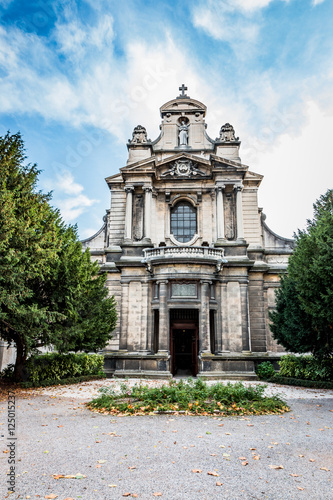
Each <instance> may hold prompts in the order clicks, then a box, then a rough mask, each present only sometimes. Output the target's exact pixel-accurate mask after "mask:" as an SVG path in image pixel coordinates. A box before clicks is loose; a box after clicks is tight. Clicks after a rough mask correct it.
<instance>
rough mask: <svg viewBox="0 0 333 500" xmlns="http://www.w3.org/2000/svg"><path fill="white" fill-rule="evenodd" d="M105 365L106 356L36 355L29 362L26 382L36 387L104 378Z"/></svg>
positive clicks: (72, 354)
mask: <svg viewBox="0 0 333 500" xmlns="http://www.w3.org/2000/svg"><path fill="white" fill-rule="evenodd" d="M103 365H104V356H102V355H100V354H84V353H82V354H74V353H69V354H59V353H50V354H40V355H35V356H31V357H30V358H29V359H28V360H27V363H26V377H25V381H24V382H25V383H27V382H31V383H32V384H33V386H35V387H36V386H38V385H41V384H42V383H43V382H45V381H48V382H49V381H52V382H53V383H59V382H60V381H61V380H65V379H67V380H68V379H72V378H78V377H82V376H88V375H89V376H91V375H98V376H102V375H103ZM67 383H68V382H67ZM47 385H50V384H49V383H48V384H47Z"/></svg>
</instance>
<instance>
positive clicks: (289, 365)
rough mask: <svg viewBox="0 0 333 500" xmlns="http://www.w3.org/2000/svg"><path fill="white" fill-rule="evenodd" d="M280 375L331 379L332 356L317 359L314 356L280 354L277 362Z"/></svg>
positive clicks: (332, 374) (309, 378) (332, 373)
mask: <svg viewBox="0 0 333 500" xmlns="http://www.w3.org/2000/svg"><path fill="white" fill-rule="evenodd" d="M279 365H280V372H279V375H281V376H282V377H290V378H297V379H303V380H322V381H327V382H330V381H333V358H331V357H330V358H325V359H319V358H316V357H314V356H294V355H292V354H288V355H287V356H282V358H281V361H280V362H279Z"/></svg>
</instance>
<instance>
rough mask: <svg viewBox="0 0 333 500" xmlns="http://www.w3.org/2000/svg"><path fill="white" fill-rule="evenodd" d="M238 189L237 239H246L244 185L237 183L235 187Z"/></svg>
mask: <svg viewBox="0 0 333 500" xmlns="http://www.w3.org/2000/svg"><path fill="white" fill-rule="evenodd" d="M234 189H235V191H236V221H237V222H236V225H237V239H238V240H243V239H244V230H243V200H242V190H243V185H242V184H240V185H237V186H235V187H234Z"/></svg>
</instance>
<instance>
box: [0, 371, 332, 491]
mask: <svg viewBox="0 0 333 500" xmlns="http://www.w3.org/2000/svg"><path fill="white" fill-rule="evenodd" d="M129 382H130V383H131V384H132V383H133V381H129ZM136 382H137V381H136ZM105 383H107V384H110V385H111V386H113V385H114V384H118V382H116V381H112V380H108V381H101V382H88V383H84V384H81V385H80V386H66V387H59V388H52V389H42V390H38V391H36V390H35V391H27V392H26V393H25V395H23V396H22V397H20V398H19V399H18V400H17V423H18V441H17V456H18V459H19V462H18V463H17V473H18V474H19V475H18V477H17V490H16V493H15V495H10V498H15V499H16V498H20V499H24V498H31V499H36V498H47V497H48V496H50V495H52V494H53V495H57V498H58V499H59V500H65V499H66V498H71V499H75V500H78V499H83V500H118V499H121V498H124V496H123V495H124V494H125V493H130V494H131V496H130V497H129V498H136V497H135V496H133V495H137V498H140V499H143V500H148V499H154V498H155V497H156V495H155V496H154V494H157V493H161V494H162V496H161V498H162V499H163V498H164V499H165V500H178V499H191V500H192V499H193V500H197V499H198V500H205V499H207V500H208V499H209V500H211V499H215V498H224V499H230V500H237V499H271V500H278V499H281V500H285V499H310V498H311V499H314V500H317V499H318V500H321V499H323V500H329V499H332V498H333V495H332V481H331V479H332V476H331V474H332V469H333V461H332V444H333V443H332V427H333V425H332V417H333V411H332V410H333V394H332V391H326V390H325V391H323V390H313V389H311V390H310V389H300V388H290V387H286V386H276V387H275V386H273V385H270V386H269V391H277V392H280V393H281V392H284V393H285V395H286V397H287V398H288V403H289V405H290V406H291V409H292V412H291V413H286V414H284V415H268V416H267V415H266V416H257V417H248V418H244V417H229V418H223V419H220V418H215V417H190V416H166V415H158V416H157V415H156V416H140V417H118V418H116V417H111V416H110V415H102V414H98V413H92V412H90V411H89V410H87V409H86V407H85V405H84V402H85V401H86V400H88V399H90V398H91V396H92V395H93V394H94V393H96V392H97V390H98V387H99V386H101V385H105ZM157 383H160V382H157V381H150V384H151V385H154V384H157ZM80 389H81V390H80ZM0 405H1V406H0V408H1V413H0V423H2V424H3V426H1V429H5V427H6V418H7V408H6V405H5V404H4V403H0ZM3 434H4V437H6V432H3ZM2 439H4V438H2ZM6 442H7V441H6ZM6 442H5V443H3V442H2V444H4V445H5V444H6ZM3 451H5V450H3V446H2V449H1V453H0V468H1V479H3V478H5V477H6V476H5V474H6V472H7V470H8V464H7V458H8V454H4V453H3ZM255 457H257V458H255ZM246 462H248V463H247V464H246V465H245V463H246ZM242 463H243V464H244V465H242ZM270 466H282V467H283V468H279V469H274V468H272V467H270ZM192 470H199V471H202V472H192ZM208 472H211V473H213V474H217V475H216V476H214V475H210V474H208ZM78 473H80V474H82V475H84V476H86V477H85V478H83V479H65V478H59V479H55V478H54V477H53V475H76V474H78ZM217 483H223V484H222V485H221V486H219V485H217ZM5 496H6V485H5V481H2V482H1V484H0V498H5ZM51 498H52V497H51Z"/></svg>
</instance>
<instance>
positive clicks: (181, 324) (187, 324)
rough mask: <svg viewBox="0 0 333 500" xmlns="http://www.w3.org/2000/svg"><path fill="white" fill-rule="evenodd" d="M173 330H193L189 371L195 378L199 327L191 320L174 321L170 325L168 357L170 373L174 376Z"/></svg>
mask: <svg viewBox="0 0 333 500" xmlns="http://www.w3.org/2000/svg"><path fill="white" fill-rule="evenodd" d="M175 330H194V337H195V338H194V342H193V340H192V363H191V370H192V374H193V376H194V377H195V376H196V375H197V373H198V344H199V326H198V325H197V324H196V322H195V321H193V320H179V321H174V322H173V323H172V324H171V325H170V355H171V373H172V374H173V375H174V374H175V358H176V356H175V352H174V331H175Z"/></svg>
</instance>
